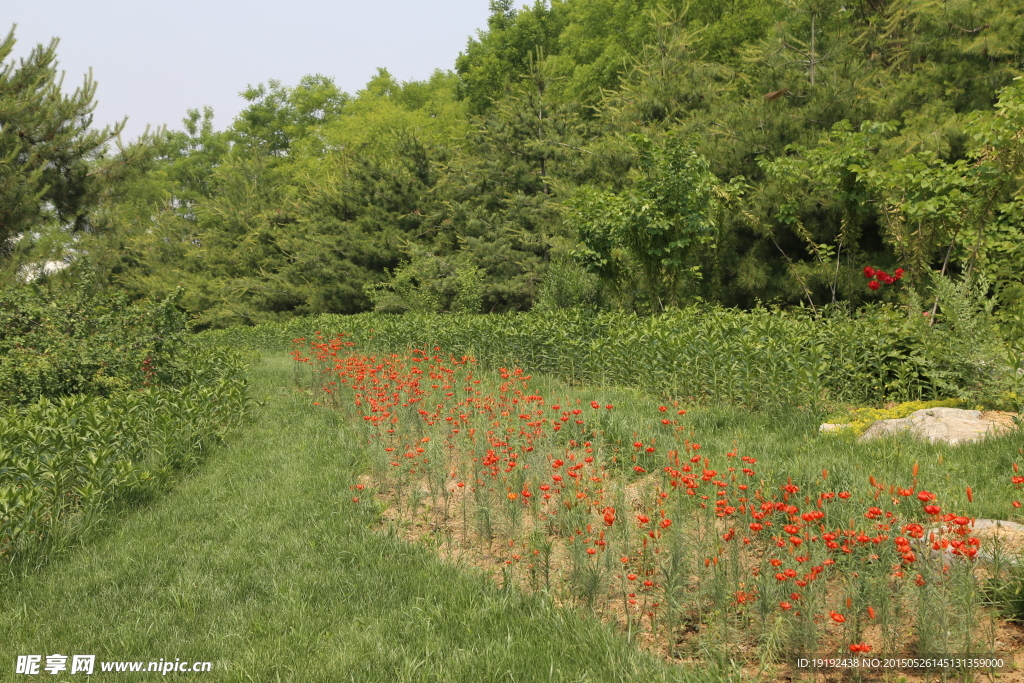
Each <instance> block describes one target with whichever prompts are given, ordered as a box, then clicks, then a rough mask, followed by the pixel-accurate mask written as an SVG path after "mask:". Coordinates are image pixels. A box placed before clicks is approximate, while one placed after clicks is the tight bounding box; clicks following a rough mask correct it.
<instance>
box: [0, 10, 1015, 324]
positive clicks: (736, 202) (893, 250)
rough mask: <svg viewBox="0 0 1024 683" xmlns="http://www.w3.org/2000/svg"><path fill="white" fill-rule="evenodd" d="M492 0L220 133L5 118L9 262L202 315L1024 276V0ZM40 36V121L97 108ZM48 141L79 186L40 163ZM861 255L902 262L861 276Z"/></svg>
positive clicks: (718, 298)
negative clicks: (367, 69)
mask: <svg viewBox="0 0 1024 683" xmlns="http://www.w3.org/2000/svg"><path fill="white" fill-rule="evenodd" d="M490 8H491V15H490V19H489V21H488V25H487V28H486V29H485V30H483V31H481V32H480V33H479V34H478V35H477V36H476V37H474V38H472V39H471V40H470V41H469V42H468V44H467V46H466V49H465V50H464V51H463V53H462V54H461V55H460V56H459V58H458V59H457V60H456V63H455V64H454V70H450V71H444V70H438V71H436V72H435V73H434V75H433V76H432V77H431V78H429V79H427V80H426V81H422V82H406V83H403V82H398V81H397V80H396V79H395V78H394V77H393V76H391V74H390V73H388V72H387V71H386V70H385V69H380V70H379V71H378V73H377V74H376V75H375V76H374V77H373V78H372V79H371V80H370V82H369V83H367V84H366V86H365V88H364V89H362V90H360V91H358V92H357V93H355V94H348V93H344V92H341V91H340V90H339V89H338V88H337V87H336V86H335V84H334V83H333V81H332V80H331V79H330V78H329V77H326V76H323V75H310V76H307V77H305V78H303V79H302V80H301V81H300V82H299V83H297V84H295V85H285V84H281V83H279V82H276V81H268V82H267V83H265V84H259V85H255V86H251V87H249V88H247V89H246V90H245V91H244V92H243V93H242V97H243V98H244V99H245V100H246V102H247V106H246V108H245V110H244V111H243V112H242V113H241V114H239V115H238V117H236V119H235V120H234V121H233V122H232V124H231V125H230V126H229V127H228V128H227V129H225V130H215V129H214V127H213V125H212V112H211V111H210V110H208V109H207V110H203V111H200V110H192V111H190V112H189V113H188V115H187V117H186V118H185V120H184V122H183V127H182V129H181V130H174V131H165V132H161V133H160V134H159V135H156V136H152V137H148V138H146V139H145V140H143V141H140V143H139V146H137V147H136V148H133V150H134V151H133V152H131V153H127V156H124V155H125V154H126V153H125V152H121V153H120V154H122V156H124V158H123V159H122V160H121V162H119V163H116V164H115V163H111V161H110V159H112V158H113V157H110V155H109V153H108V152H107V151H106V147H105V146H104V145H105V144H106V142H105V141H107V142H109V140H110V135H109V131H108V132H107V133H106V134H105V135H106V137H104V135H101V134H99V133H95V134H94V133H87V132H84V131H83V130H80V129H74V128H70V129H69V130H78V131H79V132H78V133H76V135H78V137H77V138H74V137H72V138H68V139H62V141H55V142H54V144H53V145H51V146H50V147H45V146H43V147H40V146H38V145H36V146H34V147H33V146H32V145H31V144H27V143H26V142H25V140H32V139H34V138H33V137H32V135H31V134H28V133H27V137H17V136H16V135H15V133H14V132H13V131H14V130H15V129H16V128H17V126H14V127H12V126H10V125H8V126H5V128H4V131H5V132H4V137H3V139H2V140H0V155H2V156H3V157H4V158H7V157H10V158H12V159H16V160H17V163H15V164H14V165H13V166H4V168H5V169H8V170H9V169H17V170H18V173H16V174H13V175H10V178H15V177H17V178H22V179H25V178H27V179H28V180H27V181H25V183H22V184H23V185H24V187H23V188H22V189H20V190H17V191H15V190H13V189H12V190H11V191H10V192H7V191H4V193H3V195H4V197H5V201H8V203H10V204H11V205H12V206H16V207H20V208H17V209H16V210H14V209H12V211H14V213H11V214H10V215H11V216H17V217H18V218H17V219H16V220H15V219H13V218H12V219H11V220H9V221H8V220H6V219H5V222H4V229H5V230H6V231H7V232H6V233H5V234H9V235H15V236H16V235H22V236H26V235H28V236H30V237H31V239H28V240H26V239H22V240H21V242H18V244H21V243H22V242H24V245H23V246H22V247H19V248H18V249H13V251H14V252H17V253H13V254H9V255H8V261H9V263H10V264H11V265H9V267H8V270H9V271H10V272H18V273H21V275H22V277H23V278H24V277H26V276H28V275H32V276H34V277H44V276H43V275H42V271H41V270H40V264H41V263H42V262H44V261H46V260H47V259H50V260H52V259H55V258H56V259H60V261H61V262H62V263H67V264H72V268H74V267H80V268H87V269H92V270H95V271H96V272H97V273H98V279H99V282H100V283H101V284H103V285H104V286H110V287H115V288H119V289H121V290H123V291H125V292H127V293H128V295H129V296H130V297H132V298H157V299H161V298H165V297H166V296H168V295H169V294H170V293H171V292H173V291H174V290H175V289H177V288H178V287H182V288H183V295H182V297H181V299H180V300H179V304H178V305H179V306H180V307H181V308H182V309H183V310H185V311H187V312H188V313H190V314H192V315H193V316H194V317H196V319H197V320H198V323H199V325H200V326H201V327H223V326H227V325H231V324H235V323H247V324H253V323H257V322H263V321H275V320H283V319H286V318H289V317H292V316H296V315H305V314H311V313H356V312H360V311H367V310H370V309H372V308H375V307H376V308H378V309H379V310H382V311H385V310H386V311H394V312H399V311H408V310H421V309H424V308H426V309H429V310H445V311H447V310H451V309H452V308H456V309H459V310H477V309H478V308H479V310H481V311H484V312H502V311H518V310H529V309H531V308H533V307H534V306H535V305H537V303H538V301H539V298H538V297H540V293H541V292H542V291H546V292H547V293H548V294H547V301H548V304H550V303H551V302H556V301H570V300H571V301H576V300H577V299H578V297H576V296H575V295H573V296H568V297H559V296H554V295H553V294H552V292H551V286H550V285H549V286H547V288H546V289H545V284H544V283H545V280H546V279H547V278H548V274H549V269H550V267H551V264H552V263H566V262H567V260H570V259H571V260H573V261H574V262H575V263H576V264H577V265H579V266H581V267H584V268H585V269H586V270H588V271H589V272H590V273H591V274H593V275H595V276H598V278H599V280H598V286H597V287H598V292H597V294H596V296H595V297H590V295H587V297H585V298H587V299H588V300H590V299H591V298H594V299H595V300H596V304H595V305H597V306H599V307H602V308H605V309H619V310H627V311H630V310H632V311H638V312H651V311H660V310H663V309H666V308H672V307H678V306H683V305H686V304H688V303H692V302H695V301H699V300H703V301H712V302H716V303H720V304H723V305H726V306H740V307H744V308H751V307H754V306H756V305H757V304H758V302H770V303H779V304H789V305H791V304H796V303H798V302H802V303H803V304H804V305H807V306H809V307H810V308H812V310H816V309H817V308H818V307H820V306H822V305H825V304H833V303H838V302H850V303H851V304H853V305H854V306H858V305H860V304H863V303H865V302H872V301H874V302H878V301H887V302H896V301H897V300H899V301H901V302H902V303H904V304H906V303H907V302H908V299H907V298H906V297H907V296H908V293H909V292H911V291H913V292H915V293H916V294H918V295H919V296H921V297H922V302H921V303H922V304H924V305H925V307H927V306H928V304H929V303H930V302H929V301H927V300H925V298H926V297H931V296H933V294H934V290H935V288H936V286H937V285H936V282H937V280H938V279H940V278H944V279H952V280H961V279H967V280H971V281H975V280H976V281H980V282H983V283H984V285H985V287H986V288H987V291H986V296H995V297H996V301H997V306H996V313H998V314H1000V315H1003V316H1004V317H1005V319H1010V318H1012V317H1013V315H1015V314H1016V313H1015V311H1017V309H1018V307H1019V306H1020V302H1021V301H1022V300H1024V281H1022V269H1021V266H1020V263H1021V255H1022V254H1021V251H1020V250H1021V246H1020V245H1021V244H1024V235H1022V216H1024V211H1022V206H1024V194H1022V187H1024V139H1022V136H1021V135H1020V131H1021V129H1022V128H1024V85H1022V84H1021V82H1020V81H1017V80H1015V79H1017V78H1018V77H1019V76H1020V75H1021V73H1022V71H1021V70H1022V67H1024V38H1022V37H1021V36H1024V2H1021V0H998V1H997V0H980V1H977V2H974V1H968V0H951V1H950V2H944V3H934V2H930V1H926V0H861V1H858V2H852V3H850V2H839V0H734V1H731V2H718V1H717V0H715V1H712V0H693V1H692V2H686V3H684V2H681V0H590V1H587V2H584V1H583V0H550V1H549V2H544V1H541V0H538V1H537V2H534V3H533V4H532V5H529V6H523V7H520V8H517V7H516V6H515V5H514V3H512V2H510V1H509V0H494V1H492V2H491V5H490ZM51 47H52V46H51ZM40 49H41V50H42V48H40ZM4 54H5V53H4V52H3V51H2V50H0V55H4ZM36 62H37V63H35V66H34V67H32V68H34V69H35V71H34V72H32V73H36V74H37V75H40V74H41V75H42V76H43V77H44V78H43V80H41V81H39V82H40V83H43V84H44V85H45V84H46V83H50V85H45V87H41V89H40V90H39V91H38V92H37V93H36V95H35V97H36V98H37V104H38V105H39V109H38V111H39V112H40V117H41V118H45V117H46V116H49V117H50V118H53V119H57V120H59V119H60V117H61V116H65V117H66V116H69V115H71V116H72V119H73V120H74V121H79V122H80V121H82V120H84V119H83V118H82V117H83V116H84V114H85V112H86V111H87V110H88V107H89V102H90V99H91V90H90V89H89V86H88V83H87V84H86V88H85V89H84V90H82V91H81V92H80V93H78V94H76V95H75V96H74V97H72V98H71V100H68V101H67V102H65V103H64V104H61V102H62V101H61V100H59V99H57V95H56V94H54V92H53V90H52V73H50V71H52V68H51V67H52V63H51V62H52V50H51V51H50V52H46V51H41V52H40V53H39V56H38V57H37V58H36ZM439 66H444V65H439ZM26 69H28V67H22V68H21V69H18V68H15V66H14V65H13V64H10V65H7V66H5V72H4V74H5V75H4V78H5V79H7V80H8V81H10V82H12V83H13V82H17V81H18V79H22V80H24V79H26V78H28V77H29V75H30V74H28V72H27V71H26ZM48 69H50V71H48ZM23 72H24V73H23ZM47 74H50V75H49V76H47ZM47 78H51V80H50V81H47V80H46V79H47ZM5 92H8V91H7V90H5ZM5 96H6V95H5ZM5 101H6V100H5ZM19 102H20V104H19ZM4 107H7V109H4V108H3V107H0V110H4V111H11V112H16V116H15V118H12V119H11V120H12V121H14V120H20V119H17V118H16V117H17V116H21V117H24V116H26V114H25V112H26V111H28V109H27V108H26V106H25V102H24V98H23V100H19V101H15V100H10V102H9V104H5V105H4ZM17 112H20V113H17ZM76 117H77V118H76ZM19 125H20V124H19ZM76 125H77V124H76ZM18 135H20V134H18ZM90 136H92V137H90ZM58 152H60V154H63V155H64V156H63V157H62V158H67V159H69V160H70V161H69V165H68V166H67V168H68V171H67V173H66V174H65V176H66V178H72V177H73V178H79V179H80V180H82V182H83V183H84V184H83V185H81V188H78V189H75V188H77V187H78V186H74V187H72V185H69V184H68V182H70V181H68V182H64V181H61V182H57V181H56V180H47V179H46V178H44V177H43V176H41V175H39V174H40V173H43V174H45V173H50V171H49V170H46V169H50V168H55V167H51V166H45V165H44V166H40V165H39V163H38V160H39V159H44V158H46V156H47V155H48V154H49V155H50V156H51V157H54V156H56V155H57V153H58ZM33 155H35V156H33ZM108 157H110V158H108ZM119 158H120V157H119ZM33 160H36V161H33ZM72 161H73V163H71V162H72ZM40 168H42V169H44V170H42V171H40V170H39V169H40ZM114 168H117V169H122V168H123V169H130V170H123V171H118V172H117V173H115V172H114V171H113V170H110V169H114ZM74 169H85V170H86V171H87V172H85V173H84V174H83V173H82V172H81V170H74ZM89 169H94V170H103V171H104V172H103V173H95V172H88V171H89ZM5 172H6V171H5ZM18 174H20V175H18ZM69 174H70V175H69ZM76 174H77V175H76ZM5 177H6V176H5ZM87 178H88V179H91V180H89V181H88V182H85V179H87ZM101 181H102V182H101ZM3 182H7V183H8V184H9V185H10V183H12V182H14V181H12V180H6V181H3ZM19 182H20V181H19ZM76 182H77V181H76ZM11 187H12V188H13V187H14V186H13V185H11ZM19 187H20V186H19ZM33 188H35V189H33ZM40 192H41V193H42V194H40ZM55 193H57V194H55ZM59 193H63V194H59ZM44 196H45V197H46V198H48V200H47V201H48V203H47V201H43V200H42V198H43V197H44ZM72 198H74V201H72ZM33 202H36V203H33ZM65 205H66V206H68V207H72V208H74V211H73V212H71V213H74V215H75V216H76V217H75V218H74V219H73V220H71V213H69V212H70V211H71V209H70V208H69V209H68V210H64V209H62V208H61V207H63V206H65ZM39 206H52V207H55V208H56V209H57V210H56V211H41V210H34V209H33V210H30V209H32V207H36V208H38V207H39ZM33 211H34V212H33ZM26 221H28V223H26ZM29 224H31V228H32V229H31V230H30V229H29V227H30V225H29ZM7 243H8V245H9V248H8V251H11V250H12V247H10V244H13V243H12V242H10V240H8V242H7ZM30 247H31V248H30ZM868 265H870V266H873V267H875V268H883V269H886V270H887V271H889V272H891V271H893V270H894V269H895V268H896V267H902V268H903V269H904V270H905V271H906V272H907V276H906V277H905V278H904V279H903V280H902V281H901V282H900V283H899V284H898V285H896V286H892V287H882V288H880V289H879V290H878V291H872V290H869V289H868V288H867V286H866V282H865V281H864V279H863V277H862V276H861V274H860V273H861V271H862V269H863V268H864V267H865V266H868ZM26 269H27V270H26ZM65 277H69V278H71V279H73V277H74V275H73V274H68V275H66V276H65ZM558 278H563V279H564V276H563V275H557V276H553V279H555V280H557V279H558ZM51 279H52V278H51ZM477 281H478V282H477ZM467 286H469V287H470V289H471V290H472V292H473V294H472V296H468V295H462V296H461V298H460V296H459V295H458V292H462V291H464V290H466V287H467ZM467 291H468V290H467ZM467 296H468V298H467ZM477 298H479V302H477ZM470 299H471V300H472V301H470V302H469V303H467V301H469V300H470ZM477 303H479V307H478V306H477ZM931 303H934V300H933V301H932V302H931ZM548 304H545V305H548Z"/></svg>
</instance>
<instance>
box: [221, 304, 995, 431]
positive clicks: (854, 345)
mask: <svg viewBox="0 0 1024 683" xmlns="http://www.w3.org/2000/svg"><path fill="white" fill-rule="evenodd" d="M939 318H940V320H939V321H938V322H937V323H936V324H933V325H930V324H928V322H927V320H926V317H925V316H922V315H920V312H919V311H915V315H910V316H908V315H907V312H906V311H905V310H903V311H901V310H899V309H896V308H894V307H891V306H886V305H879V306H874V307H870V308H868V309H866V310H864V311H861V312H859V313H856V314H853V315H851V314H848V313H846V312H844V311H843V310H842V309H841V308H840V307H836V308H834V309H833V308H826V309H824V310H823V311H822V315H821V317H814V316H813V315H811V314H810V312H809V311H807V310H804V311H802V312H801V311H796V312H786V311H783V310H780V309H777V308H763V307H762V308H757V309H754V310H752V311H739V310H735V309H726V308H721V307H717V306H712V305H704V306H694V307H688V308H685V309H681V310H672V311H667V312H665V313H662V314H659V315H655V316H650V317H640V316H637V315H636V314H627V313H621V312H615V311H604V312H595V311H592V310H586V309H570V310H554V311H545V312H543V313H527V314H510V315H502V316H448V315H433V314H417V315H411V314H408V315H405V316H382V315H377V314H365V315H358V316H330V315H326V316H314V317H311V318H308V319H305V320H296V321H293V322H289V323H280V324H276V325H263V326H260V327H257V328H255V329H254V330H250V331H247V330H241V329H237V330H224V331H218V332H216V333H212V332H211V333H209V334H208V336H204V337H203V338H204V339H207V340H208V342H207V343H229V344H239V345H242V346H249V347H255V348H278V349H280V348H285V347H287V345H288V344H289V343H290V342H291V341H292V340H293V339H296V338H313V337H314V336H315V335H314V332H315V331H319V332H321V333H323V334H334V333H337V332H341V331H345V332H347V333H348V334H349V335H351V337H352V339H353V340H354V341H356V342H362V343H370V342H371V340H372V344H373V345H374V346H375V347H379V348H380V349H381V350H382V351H388V352H399V351H400V350H401V349H404V348H433V347H434V346H442V347H443V348H446V349H449V350H450V352H451V353H455V354H465V355H469V356H472V357H474V358H476V359H477V360H478V361H479V362H480V363H481V364H482V365H483V366H485V367H501V366H509V365H520V366H523V367H528V368H530V369H531V371H533V372H544V373H551V374H553V375H555V376H558V377H562V378H565V379H566V380H568V381H573V382H584V383H595V384H599V385H602V386H612V385H618V386H634V387H637V388H639V389H642V390H644V391H648V392H654V393H655V395H661V396H668V397H674V398H689V399H690V400H693V401H700V402H708V403H718V402H730V403H735V404H739V405H744V406H748V407H751V408H762V409H769V410H776V409H779V408H783V407H787V406H789V407H793V406H802V407H804V408H808V409H811V410H813V411H814V412H819V413H822V412H824V410H825V408H826V407H827V406H828V405H830V404H831V405H837V406H838V405H843V404H858V405H861V404H869V405H879V404H882V403H885V402H887V401H897V402H903V401H911V400H941V399H948V398H958V399H963V400H965V401H968V402H970V403H972V404H974V403H979V402H988V404H989V405H991V406H993V407H1000V406H1007V407H1008V406H1009V404H1010V402H1011V397H1009V395H1008V394H1005V393H1004V392H1005V391H1006V387H1007V386H1008V383H1011V382H1012V381H1013V378H1014V376H1013V372H1012V370H1011V368H1010V367H1009V366H1008V365H1006V364H1005V358H1006V355H1005V354H1006V350H1005V348H1004V347H1002V346H1001V345H1000V344H999V343H998V342H996V341H994V340H993V341H990V342H987V343H986V344H984V345H982V344H979V345H978V346H977V351H976V352H972V353H973V354H974V355H972V356H970V357H971V358H974V359H976V360H977V362H972V363H968V364H965V363H963V362H962V359H963V358H964V357H966V356H963V355H962V354H963V353H964V346H963V345H964V344H969V343H970V340H971V339H972V338H974V337H972V336H971V335H972V334H974V333H973V332H968V331H967V330H969V329H971V327H970V325H967V326H960V325H959V323H956V320H955V318H954V319H953V320H952V324H947V322H946V321H945V320H942V319H941V318H942V316H939ZM958 335H962V336H961V337H958ZM986 349H987V350H988V351H987V352H989V353H991V354H993V355H991V356H988V357H985V356H983V353H985V352H986V351H985V350H986Z"/></svg>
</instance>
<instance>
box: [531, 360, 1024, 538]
mask: <svg viewBox="0 0 1024 683" xmlns="http://www.w3.org/2000/svg"><path fill="white" fill-rule="evenodd" d="M537 379H538V384H537V388H538V390H539V393H541V394H542V395H544V396H545V397H549V398H550V401H549V402H552V401H561V402H562V403H563V404H566V405H575V404H576V401H577V400H580V401H581V402H582V405H583V407H585V408H587V410H589V407H588V405H587V404H588V403H589V402H590V401H591V400H597V401H598V402H600V403H601V404H602V405H603V404H607V403H611V404H613V405H614V406H615V409H614V411H612V417H611V418H610V419H609V424H608V433H609V434H611V435H612V436H613V439H617V440H619V441H620V442H621V443H622V444H623V445H625V446H626V450H627V451H628V450H629V447H628V445H629V444H630V443H631V442H632V441H634V434H635V433H638V434H639V435H640V437H641V438H646V437H647V436H649V435H659V439H668V438H670V434H671V432H670V430H669V428H662V427H661V426H660V425H659V424H658V422H659V421H660V419H661V417H663V415H662V414H661V413H659V412H658V406H659V405H661V404H662V402H663V401H662V400H661V399H659V398H658V397H656V396H653V395H652V394H651V393H649V392H643V391H638V390H635V389H630V388H614V387H612V388H609V387H601V388H597V387H588V386H578V385H577V386H573V385H568V384H566V383H564V382H561V381H559V380H557V379H555V378H552V377H550V376H541V377H538V378H537ZM679 407H680V408H685V409H686V410H687V415H686V416H684V417H683V418H681V420H682V423H683V424H686V425H687V426H689V427H690V429H689V431H688V432H687V433H686V435H687V437H688V438H689V439H690V440H691V441H693V442H696V443H699V444H701V446H702V451H701V452H702V454H705V455H710V456H721V455H722V454H723V453H726V452H727V451H729V450H731V449H732V448H733V447H736V448H738V452H739V454H740V455H746V456H751V457H754V458H756V459H757V465H756V466H755V467H754V469H755V470H756V471H757V476H756V477H755V480H754V481H753V482H751V483H753V484H756V483H760V482H762V481H763V482H764V485H763V486H764V489H765V491H766V492H769V493H770V492H776V493H777V492H778V487H779V486H781V485H783V484H786V482H787V480H788V479H789V478H792V480H793V483H795V484H797V485H799V486H800V487H801V488H802V489H804V491H806V492H811V495H815V494H814V492H816V491H819V490H835V491H841V490H849V491H851V492H853V493H854V496H855V498H860V499H862V500H867V499H869V498H870V497H872V495H873V493H874V489H873V488H872V487H871V486H870V484H869V480H868V478H869V477H870V476H874V477H875V479H876V480H877V481H878V482H879V483H880V484H882V485H884V486H885V487H886V491H887V490H888V487H889V486H890V485H892V486H903V487H909V486H910V485H911V481H912V470H913V467H914V464H915V463H917V464H918V489H926V490H928V491H932V492H935V493H937V494H938V496H939V502H940V504H941V505H942V506H943V508H944V509H945V510H947V511H950V512H957V513H962V514H966V515H968V516H974V517H988V518H995V519H1014V520H1016V521H1024V518H1022V517H1021V512H1020V511H1017V510H1014V508H1013V507H1012V505H1011V502H1012V501H1014V500H1020V501H1021V502H1024V491H1014V489H1013V487H1012V486H1011V484H1010V477H1011V475H1012V474H1013V463H1014V462H1017V463H1019V464H1020V465H1021V466H1022V467H1024V430H1020V429H1018V430H1016V431H1015V432H1011V433H1009V434H1006V435H1003V436H1001V437H998V438H990V439H986V440H985V441H982V442H980V443H969V444H963V445H959V446H950V445H948V444H930V443H927V442H922V441H918V440H917V439H915V438H913V437H912V436H910V435H902V436H898V437H894V438H887V439H879V440H876V441H871V442H868V443H857V440H856V435H855V434H853V433H844V432H839V433H832V434H821V433H819V432H818V426H819V418H817V417H816V416H815V415H813V414H811V413H810V412H808V411H800V410H780V411H764V412H759V411H751V410H746V409H744V408H741V407H738V406H735V405H731V404H718V405H713V406H691V405H689V404H687V403H685V402H683V403H680V404H679ZM669 416H670V417H675V408H673V409H672V411H670V412H669ZM822 470H828V479H827V480H826V481H822V478H821V474H822ZM967 486H971V488H972V489H973V492H974V502H973V503H968V501H967V494H966V487H967ZM754 488H756V487H754ZM801 495H803V494H801ZM1022 510H1024V508H1022Z"/></svg>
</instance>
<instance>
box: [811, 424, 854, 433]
mask: <svg viewBox="0 0 1024 683" xmlns="http://www.w3.org/2000/svg"><path fill="white" fill-rule="evenodd" d="M852 427H853V424H851V423H849V422H843V423H837V424H833V423H831V422H826V423H825V424H823V425H821V426H820V427H818V431H819V432H839V431H842V430H844V429H851V428H852Z"/></svg>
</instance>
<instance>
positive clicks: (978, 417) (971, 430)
mask: <svg viewBox="0 0 1024 683" xmlns="http://www.w3.org/2000/svg"><path fill="white" fill-rule="evenodd" d="M1004 431H1006V426H1005V424H1003V423H1000V422H996V421H993V420H990V419H985V418H983V417H982V413H981V411H980V410H962V409H960V408H926V409H924V410H918V411H917V412H915V413H912V414H911V415H910V416H909V417H904V418H900V419H897V420H877V421H876V422H875V423H874V424H872V425H871V426H870V427H868V429H867V431H865V432H864V433H863V434H861V436H860V438H859V439H858V441H862V442H863V441H871V440H872V439H878V438H882V437H886V436H894V435H896V434H901V433H903V432H910V433H911V434H913V435H914V436H915V437H917V438H918V439H923V440H926V441H929V442H931V443H948V444H951V445H954V446H955V445H958V444H961V443H969V442H973V441H981V440H982V439H984V438H985V437H987V436H990V435H993V434H1000V433H1002V432H1004Z"/></svg>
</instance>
